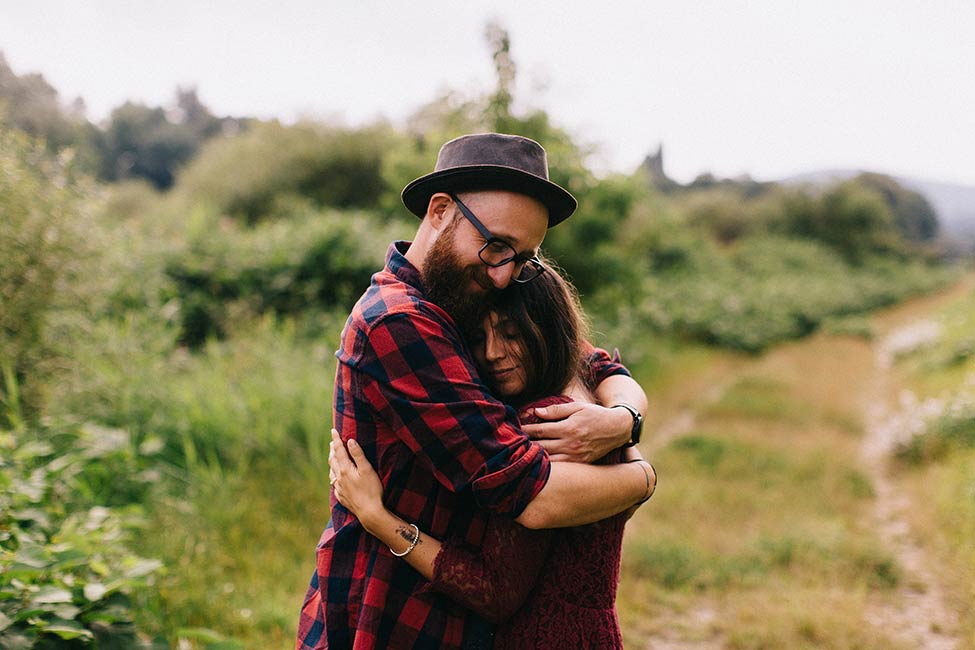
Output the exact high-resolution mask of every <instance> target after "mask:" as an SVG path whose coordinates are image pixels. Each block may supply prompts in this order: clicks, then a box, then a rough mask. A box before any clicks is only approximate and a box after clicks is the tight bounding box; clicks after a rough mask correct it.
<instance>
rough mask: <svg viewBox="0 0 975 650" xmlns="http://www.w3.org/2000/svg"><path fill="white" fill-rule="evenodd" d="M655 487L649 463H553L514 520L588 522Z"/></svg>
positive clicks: (541, 524)
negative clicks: (547, 474) (540, 485)
mask: <svg viewBox="0 0 975 650" xmlns="http://www.w3.org/2000/svg"><path fill="white" fill-rule="evenodd" d="M656 486H657V475H656V473H655V472H654V470H653V467H652V466H651V465H650V463H647V462H646V461H638V462H631V463H620V464H619V465H584V464H581V463H552V470H551V474H549V478H548V482H547V483H546V484H545V487H544V488H542V491H541V492H539V493H538V494H537V495H536V496H535V498H534V499H532V500H531V502H529V504H528V506H527V507H526V508H525V510H524V511H523V512H522V513H521V515H519V516H518V517H517V518H516V519H515V521H517V522H518V523H519V524H521V525H522V526H525V527H526V528H563V527H566V526H579V525H582V524H591V523H593V522H594V521H599V520H601V519H605V518H607V517H612V516H613V515H615V514H618V513H620V512H623V511H625V510H628V509H629V508H631V507H633V506H634V505H636V504H638V503H641V502H643V501H645V500H646V499H649V498H650V496H651V495H652V494H653V491H654V489H655V488H656Z"/></svg>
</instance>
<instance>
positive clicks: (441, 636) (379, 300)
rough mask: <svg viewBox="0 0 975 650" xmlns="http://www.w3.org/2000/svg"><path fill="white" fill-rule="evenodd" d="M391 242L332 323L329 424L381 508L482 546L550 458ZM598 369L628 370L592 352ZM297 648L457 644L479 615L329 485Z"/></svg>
mask: <svg viewBox="0 0 975 650" xmlns="http://www.w3.org/2000/svg"><path fill="white" fill-rule="evenodd" d="M408 247H409V243H408V242H396V243H394V244H393V245H391V246H390V248H389V251H388V253H387V256H386V268H385V269H384V270H382V271H380V272H379V273H377V274H375V275H374V276H373V278H372V282H371V284H370V286H369V289H368V290H367V291H366V292H365V294H364V295H363V296H362V298H360V299H359V301H358V303H356V305H355V307H354V308H353V310H352V314H351V315H350V316H349V320H348V322H347V323H346V326H345V329H344V330H343V332H342V342H341V348H340V349H339V351H338V352H337V353H336V356H337V357H338V360H339V363H338V367H337V370H336V378H335V399H334V411H333V422H334V426H335V428H336V429H337V430H338V431H339V432H340V433H341V436H342V439H343V440H348V439H350V438H355V439H356V441H357V442H358V443H359V444H360V445H361V447H362V449H363V451H364V452H365V455H366V457H367V458H368V459H369V461H370V462H371V463H372V464H373V466H374V467H375V468H376V470H377V472H379V475H380V478H381V480H382V483H383V488H384V490H383V500H384V501H385V503H386V506H387V508H389V509H390V510H391V511H393V512H395V513H396V514H397V515H399V516H400V517H402V518H403V519H405V520H406V521H409V522H415V523H416V524H417V526H418V527H419V528H420V530H422V531H424V532H425V533H428V534H429V535H431V536H433V537H435V538H439V539H446V538H448V537H453V538H459V539H462V540H464V541H465V543H467V544H469V545H471V546H474V547H478V546H480V544H481V542H482V539H483V536H484V531H485V526H486V523H487V515H488V512H489V511H490V512H494V513H498V514H502V515H506V516H510V517H512V518H515V517H517V516H518V515H519V514H520V513H521V512H522V511H523V510H524V509H525V507H526V506H527V505H528V503H529V502H530V501H531V500H532V499H533V498H534V497H535V496H536V495H537V494H538V492H539V491H541V489H542V488H543V487H544V485H545V483H546V481H547V480H548V475H549V459H548V456H547V454H545V452H544V450H543V449H542V448H541V447H540V446H538V445H537V444H535V443H533V442H531V441H529V440H528V438H527V437H526V436H525V434H524V433H523V432H522V431H521V430H520V428H519V425H518V420H517V416H516V414H515V411H514V410H513V409H512V408H511V407H509V406H506V405H504V404H502V403H501V402H499V401H498V400H496V399H494V398H493V397H491V395H490V394H489V393H488V389H487V387H486V386H485V384H484V383H483V382H482V381H481V379H480V378H479V377H478V375H477V371H476V369H475V367H474V362H473V359H472V357H471V354H470V351H469V350H468V348H467V345H466V344H465V342H464V340H463V338H462V337H461V334H460V332H459V330H458V329H457V327H456V326H455V324H454V322H453V320H451V318H450V317H449V316H448V315H447V313H446V312H444V311H443V310H442V309H441V308H439V307H438V306H437V305H435V304H433V303H431V302H430V301H429V300H427V299H426V298H425V297H424V295H423V292H422V289H421V284H420V275H419V271H418V270H417V269H416V267H414V266H413V265H412V264H410V262H409V261H407V259H406V258H405V256H404V255H403V253H405V251H406V249H407V248H408ZM592 360H593V364H592V372H593V377H594V379H595V380H596V381H597V383H598V381H600V380H602V379H603V378H605V377H608V376H610V375H613V374H620V373H623V374H628V373H627V371H626V369H625V368H624V367H623V366H622V365H620V364H619V363H616V362H615V361H614V360H612V359H610V357H609V355H608V354H606V353H605V352H604V351H602V350H596V349H594V350H593V355H592ZM331 507H332V518H331V521H330V522H329V524H328V526H327V527H326V528H325V531H324V532H323V533H322V536H321V539H320V541H319V543H318V548H317V570H316V572H315V574H314V575H313V576H312V580H311V584H310V586H309V589H308V593H307V595H306V597H305V601H304V604H303V606H302V609H301V615H300V619H299V626H298V639H297V644H296V648H297V650H320V649H322V648H332V649H333V650H339V649H343V648H354V649H356V650H360V649H368V648H461V647H464V645H465V639H468V638H469V636H470V632H471V631H472V630H475V629H476V630H483V629H485V627H487V624H486V622H484V621H483V619H480V617H478V616H477V615H476V614H474V613H473V612H470V611H469V610H467V609H465V608H463V607H462V606H460V605H458V604H456V603H454V602H453V601H451V600H449V599H448V598H447V597H446V596H444V595H443V594H440V593H438V592H436V591H434V590H432V589H431V588H430V584H429V583H428V582H427V581H426V580H425V579H424V578H423V577H422V576H421V575H420V574H419V573H417V572H416V571H415V570H414V569H413V568H412V567H410V566H409V564H408V563H407V562H405V561H403V560H401V559H399V558H396V557H394V556H393V555H392V553H391V552H390V551H389V549H388V548H387V547H386V546H385V545H383V544H381V543H380V542H379V541H378V540H377V539H376V538H375V537H373V536H372V535H369V534H368V533H366V532H365V530H364V529H363V528H362V526H361V524H360V523H359V521H358V519H356V518H355V516H354V515H352V514H351V513H350V512H349V511H348V510H346V509H345V508H344V507H342V505H341V504H340V503H338V502H337V501H336V500H335V497H334V495H332V496H331Z"/></svg>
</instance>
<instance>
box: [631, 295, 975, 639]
mask: <svg viewBox="0 0 975 650" xmlns="http://www.w3.org/2000/svg"><path fill="white" fill-rule="evenodd" d="M973 285H975V278H972V277H969V278H967V279H966V280H965V281H964V282H962V283H961V284H959V285H957V286H955V287H953V288H951V289H949V290H947V291H945V292H942V293H939V294H935V295H932V296H926V297H922V298H918V299H916V300H913V301H910V302H908V303H905V304H903V305H900V306H898V307H895V308H892V309H890V310H886V311H884V312H882V313H880V314H878V315H877V316H876V317H874V319H873V327H874V330H875V332H876V333H877V336H876V338H875V341H874V342H873V343H871V344H867V343H864V342H862V341H853V340H845V339H831V338H827V337H813V338H811V339H809V340H806V341H801V342H798V343H791V344H787V345H784V346H781V347H780V348H777V349H775V350H773V351H771V352H769V353H768V354H767V355H764V356H763V357H760V358H756V359H753V360H743V361H741V362H736V363H730V364H729V363H727V362H722V363H719V364H716V365H715V366H714V367H710V368H707V369H704V370H703V371H702V372H700V373H698V374H697V376H695V377H689V378H687V380H686V381H685V382H683V383H682V385H681V386H677V387H672V388H671V389H670V391H669V394H667V395H664V396H662V400H661V401H662V402H663V403H662V404H659V406H661V407H662V414H661V415H660V416H658V420H657V421H656V422H654V423H653V424H654V426H653V428H652V430H653V431H654V432H655V433H654V436H653V437H652V439H651V441H650V442H648V443H647V444H646V445H645V451H646V452H650V453H651V454H652V452H653V451H655V450H657V449H660V448H662V447H663V446H665V445H666V444H667V443H669V442H670V441H672V440H673V439H674V438H677V437H679V436H682V435H685V434H687V433H689V432H691V431H692V430H693V429H694V428H695V426H696V425H697V423H698V420H699V419H700V413H701V412H702V411H703V409H704V408H705V407H706V406H707V405H709V404H711V403H714V402H716V401H717V400H719V399H721V397H722V396H723V395H724V394H725V392H726V390H727V389H728V388H729V387H730V386H731V385H732V384H734V382H735V381H736V380H737V379H738V378H739V377H741V376H743V375H745V374H749V373H755V372H758V373H762V372H765V373H772V374H773V375H774V376H776V377H788V378H789V383H790V384H791V385H792V387H793V389H794V390H796V391H798V392H800V393H801V394H804V395H805V396H806V397H807V398H808V399H810V400H813V401H818V402H823V403H833V404H837V405H838V407H840V408H842V409H843V410H844V411H847V412H849V413H851V414H856V415H858V416H859V419H861V421H862V422H863V430H864V436H863V439H862V443H861V445H860V462H861V467H862V469H863V471H864V472H865V473H866V474H867V475H869V477H870V479H871V482H872V484H873V486H874V491H875V494H876V498H875V501H874V504H873V508H872V516H873V517H874V520H875V524H874V525H875V526H876V530H877V531H878V533H879V537H880V538H881V539H882V540H883V541H884V542H885V544H887V545H888V546H887V550H888V552H889V553H890V554H891V555H892V556H893V557H894V558H896V561H897V564H898V566H899V567H900V570H901V580H900V581H899V585H898V587H897V588H896V589H895V591H894V592H884V593H878V594H876V595H874V594H871V595H870V597H869V599H868V605H867V612H866V618H867V620H866V621H865V623H869V624H871V625H874V626H877V627H878V629H881V630H883V631H884V632H885V633H887V634H888V635H889V636H890V638H891V639H892V640H896V641H898V642H900V643H902V644H904V646H905V647H916V648H924V649H925V650H960V645H959V644H958V642H957V639H956V638H955V636H954V633H955V630H957V621H956V617H955V615H954V614H953V612H951V610H950V609H949V608H947V607H946V606H945V601H944V596H943V589H942V587H941V585H940V584H939V582H938V578H937V572H936V571H935V570H934V569H933V564H932V562H931V560H930V559H929V558H928V556H927V555H926V553H925V551H924V549H923V548H922V547H921V545H920V544H919V543H918V542H917V540H916V539H915V538H914V537H913V536H912V531H911V529H910V526H909V524H908V523H907V517H906V514H907V509H908V507H909V505H910V501H909V499H910V492H909V491H908V490H906V489H904V488H903V486H901V485H899V483H898V480H897V475H896V473H894V472H892V467H891V464H890V459H891V452H892V450H893V447H894V445H895V443H896V441H897V436H898V435H900V434H901V433H902V430H903V427H902V423H903V418H904V415H905V414H904V413H902V412H900V410H899V408H898V403H899V401H903V397H902V395H903V391H902V389H901V386H900V385H898V381H897V378H896V376H895V374H894V373H893V372H892V371H891V367H892V361H893V355H894V354H895V353H896V347H897V346H898V345H907V344H909V343H910V340H909V339H910V338H911V337H912V336H913V337H918V336H931V335H932V333H933V331H932V327H934V326H933V324H932V323H931V322H930V321H929V320H928V319H929V318H930V316H929V315H930V314H931V313H932V312H933V311H934V310H936V309H937V308H938V307H939V306H940V305H942V304H945V303H947V302H949V301H951V300H954V299H957V298H958V297H960V296H961V295H964V293H965V292H968V291H970V290H971V288H972V286H973ZM659 397H660V396H658V399H659ZM716 616H720V613H719V612H717V611H716V608H715V604H714V603H712V602H709V600H708V599H707V598H706V597H703V595H702V597H701V598H700V599H699V600H698V602H696V603H694V605H693V606H692V607H690V608H688V609H686V610H684V611H682V612H673V616H672V617H671V618H670V624H668V626H667V629H665V630H658V632H657V633H656V634H654V635H653V636H652V637H650V638H649V639H648V642H647V644H646V646H645V647H646V648H647V649H648V650H650V649H653V650H706V649H709V648H722V647H724V645H725V639H723V638H722V637H721V635H720V634H707V633H705V634H702V631H703V630H707V629H708V628H713V625H712V623H713V621H714V620H715V617H716ZM702 637H704V638H702Z"/></svg>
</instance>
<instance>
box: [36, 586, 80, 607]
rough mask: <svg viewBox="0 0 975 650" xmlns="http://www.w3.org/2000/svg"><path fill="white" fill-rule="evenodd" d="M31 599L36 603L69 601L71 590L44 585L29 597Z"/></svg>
mask: <svg viewBox="0 0 975 650" xmlns="http://www.w3.org/2000/svg"><path fill="white" fill-rule="evenodd" d="M31 601H32V602H33V603H34V604H35V605H37V604H51V603H70V602H71V592H70V591H68V590H67V589H62V588H60V587H51V586H45V587H41V588H40V590H39V591H38V592H37V594H36V595H35V596H34V597H33V598H32V599H31Z"/></svg>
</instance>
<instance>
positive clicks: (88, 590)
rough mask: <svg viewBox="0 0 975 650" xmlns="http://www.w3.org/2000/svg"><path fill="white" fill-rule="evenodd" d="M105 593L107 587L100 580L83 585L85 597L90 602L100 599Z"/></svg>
mask: <svg viewBox="0 0 975 650" xmlns="http://www.w3.org/2000/svg"><path fill="white" fill-rule="evenodd" d="M106 593H108V588H107V587H106V586H105V585H103V584H102V583H100V582H89V583H88V584H86V585H85V589H84V594H85V598H86V599H88V600H90V601H92V602H94V601H96V600H101V599H102V596H104V595H105V594H106Z"/></svg>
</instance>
